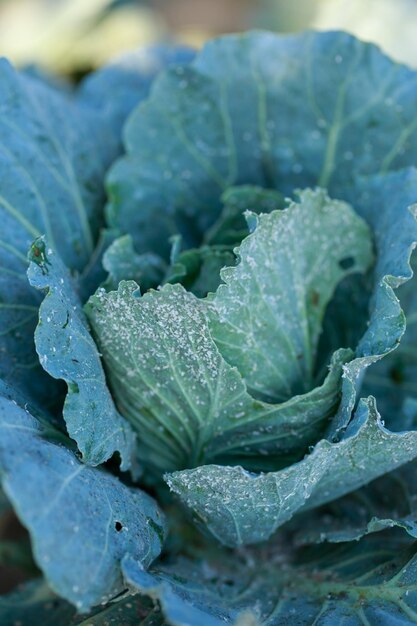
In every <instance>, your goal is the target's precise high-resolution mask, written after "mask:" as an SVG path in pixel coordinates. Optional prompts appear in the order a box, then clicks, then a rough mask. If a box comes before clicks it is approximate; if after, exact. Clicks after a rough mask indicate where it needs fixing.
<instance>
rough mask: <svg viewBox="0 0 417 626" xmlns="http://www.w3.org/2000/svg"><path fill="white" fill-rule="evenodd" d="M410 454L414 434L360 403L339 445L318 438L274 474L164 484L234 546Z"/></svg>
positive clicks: (216, 472)
mask: <svg viewBox="0 0 417 626" xmlns="http://www.w3.org/2000/svg"><path fill="white" fill-rule="evenodd" d="M416 457H417V431H410V432H405V433H398V434H397V433H391V432H389V431H388V430H387V429H386V428H385V427H384V426H383V424H382V423H381V419H380V416H379V414H378V412H377V410H376V406H375V401H374V399H373V398H368V399H367V400H361V401H360V404H359V407H358V410H357V412H356V414H355V417H354V419H353V420H352V422H351V423H350V424H349V427H348V428H347V430H346V431H345V433H344V435H343V437H342V439H341V440H340V442H338V443H330V442H329V441H327V440H322V441H320V442H319V443H318V444H317V445H316V446H315V447H314V449H313V451H312V452H311V453H310V454H309V455H308V456H306V457H305V458H304V459H303V460H302V461H300V462H299V463H295V464H293V465H291V466H290V467H287V468H285V469H283V470H281V471H279V472H269V473H266V474H258V475H257V474H251V473H249V472H247V471H245V470H243V469H242V468H241V467H224V466H220V465H205V466H201V467H198V468H196V469H190V470H183V471H180V472H174V473H173V474H168V475H166V477H165V479H166V482H167V483H168V485H169V487H170V488H171V489H172V491H173V492H174V493H176V494H177V495H178V496H179V497H180V498H181V500H182V502H183V503H184V504H185V505H186V506H187V507H189V508H190V509H191V510H192V511H193V512H194V513H195V514H196V516H197V518H198V520H200V521H201V522H202V523H203V524H204V525H205V526H206V527H207V528H208V529H209V530H210V531H211V533H212V534H213V535H214V536H215V537H216V538H217V539H218V540H219V541H221V542H222V543H224V544H225V545H229V546H237V545H242V544H248V543H255V542H259V541H265V540H266V539H268V538H269V537H270V536H271V535H272V534H273V533H274V532H275V530H276V529H277V528H278V527H279V526H281V525H282V524H284V523H285V522H287V521H288V520H290V519H291V518H292V517H293V516H294V514H295V513H297V512H298V511H299V510H301V509H303V510H307V509H311V508H314V507H317V506H319V505H320V504H324V503H325V502H329V501H331V500H334V499H336V498H338V497H340V496H342V495H344V494H346V493H349V492H350V491H353V490H354V489H357V488H358V487H360V486H361V485H364V484H366V483H368V482H370V481H371V480H372V479H374V478H377V477H378V476H381V475H383V474H385V473H387V472H389V471H391V470H393V469H395V468H396V467H399V466H401V465H403V464H405V463H407V462H408V461H411V460H412V459H414V458H416Z"/></svg>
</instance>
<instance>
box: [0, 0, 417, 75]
mask: <svg viewBox="0 0 417 626" xmlns="http://www.w3.org/2000/svg"><path fill="white" fill-rule="evenodd" d="M248 28H266V29H269V30H275V31H278V32H293V31H300V30H304V29H306V28H316V29H319V30H323V29H335V28H336V29H343V30H348V31H350V32H352V33H354V34H356V35H358V36H359V37H361V38H362V39H365V40H369V41H373V42H375V43H378V44H380V45H381V46H382V47H383V48H384V49H385V50H386V51H387V52H388V53H389V54H391V55H392V56H393V57H394V58H396V59H398V60H401V61H405V62H407V63H409V64H410V65H417V0H367V2H365V1H364V0H291V1H290V0H0V53H1V54H3V55H5V56H8V57H10V58H11V59H12V60H13V61H14V62H15V63H16V64H18V65H27V64H36V65H41V66H43V67H45V68H47V69H48V70H50V71H51V70H52V71H54V72H57V73H60V74H64V75H71V76H73V77H75V78H77V77H78V76H80V75H82V74H84V73H86V72H88V71H90V70H91V69H94V68H95V67H97V66H100V65H102V64H103V63H104V62H106V61H107V60H108V59H109V58H110V57H112V56H114V55H115V54H119V53H121V52H124V51H126V50H128V49H132V48H137V47H140V46H143V45H147V44H150V43H155V42H161V41H162V42H163V41H166V40H168V39H176V40H177V41H179V42H182V43H186V44H189V45H192V46H195V47H199V46H200V45H202V44H203V43H204V41H205V40H206V39H207V38H209V37H212V36H213V35H216V34H220V33H225V32H233V31H239V30H245V29H248ZM399 33H401V36H398V34H399Z"/></svg>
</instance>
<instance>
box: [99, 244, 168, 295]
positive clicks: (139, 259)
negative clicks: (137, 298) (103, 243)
mask: <svg viewBox="0 0 417 626" xmlns="http://www.w3.org/2000/svg"><path fill="white" fill-rule="evenodd" d="M103 266H104V268H105V270H106V271H107V272H108V273H109V275H108V277H107V280H106V282H105V287H106V289H109V290H110V289H117V287H118V286H119V283H120V281H122V280H134V281H135V282H137V283H138V285H140V287H141V289H142V291H147V290H148V289H150V288H151V287H157V286H158V285H159V284H160V283H161V282H162V279H163V276H164V274H165V272H166V264H165V262H164V261H163V260H162V259H161V257H159V256H157V255H156V254H151V253H147V254H137V253H136V252H135V250H134V247H133V242H132V238H131V236H130V235H125V236H124V237H119V238H118V239H116V241H114V242H113V243H112V245H111V246H110V247H109V248H108V249H107V250H106V252H105V254H104V257H103ZM91 293H93V291H90V294H91Z"/></svg>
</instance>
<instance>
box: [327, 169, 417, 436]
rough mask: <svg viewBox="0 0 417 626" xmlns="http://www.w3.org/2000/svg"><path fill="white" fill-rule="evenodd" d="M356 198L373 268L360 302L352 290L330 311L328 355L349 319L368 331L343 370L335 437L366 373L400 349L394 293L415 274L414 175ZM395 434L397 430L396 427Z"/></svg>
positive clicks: (374, 184)
mask: <svg viewBox="0 0 417 626" xmlns="http://www.w3.org/2000/svg"><path fill="white" fill-rule="evenodd" d="M354 196H355V202H356V204H355V207H356V208H357V210H358V212H359V213H360V214H361V215H362V216H363V217H364V219H366V221H367V222H368V223H369V225H370V226H371V229H372V231H373V233H374V237H375V247H376V267H375V271H374V276H373V279H372V282H373V285H372V283H371V285H370V286H371V289H370V290H369V291H368V290H367V289H366V288H365V289H364V290H363V292H362V294H361V295H359V297H358V295H357V293H355V290H353V291H352V290H346V293H345V294H344V298H343V299H341V300H340V302H339V303H336V306H335V307H334V308H333V309H332V310H331V312H330V313H331V316H332V317H333V320H339V323H338V326H339V328H338V330H337V331H336V332H335V333H333V336H334V337H335V341H334V342H333V345H332V346H331V349H330V351H332V350H334V349H335V347H338V346H339V345H340V332H341V333H342V336H343V332H344V326H345V325H352V320H356V321H355V322H353V324H354V325H356V324H357V323H358V319H359V320H360V318H361V317H362V320H361V324H362V326H363V327H364V328H366V331H365V332H364V333H363V336H362V337H361V338H360V340H359V342H358V345H357V348H356V356H357V358H356V359H354V360H353V361H352V362H351V363H349V364H348V365H347V366H346V367H345V368H344V373H345V381H344V388H343V399H342V403H341V406H340V409H339V415H338V419H335V420H334V421H333V423H332V427H331V432H333V433H334V432H335V431H337V430H338V429H339V428H341V427H342V426H344V425H346V423H347V422H348V420H349V419H350V415H351V412H352V409H353V406H354V403H355V398H356V390H357V388H358V386H359V385H360V383H361V381H362V378H363V374H364V370H365V369H366V368H367V367H368V366H369V365H371V364H373V363H375V362H376V361H378V360H380V359H381V357H383V356H386V355H387V354H388V353H390V352H392V351H393V350H394V349H398V344H399V343H400V340H401V338H402V336H403V334H404V331H405V327H406V320H405V316H404V313H403V311H402V309H401V306H400V303H399V301H398V298H397V296H396V295H395V293H394V291H393V289H396V288H398V287H399V286H400V285H402V284H404V283H406V282H407V281H408V280H409V279H410V278H411V277H412V275H413V272H412V269H411V266H410V256H411V253H412V250H413V249H414V247H415V245H416V241H417V222H416V215H417V205H416V204H414V203H415V201H416V199H417V170H416V169H415V168H408V169H405V170H401V171H398V172H391V173H389V174H385V175H376V176H370V177H368V178H366V179H361V180H359V181H358V182H357V185H356V189H355V191H354ZM368 283H369V281H368ZM370 295H371V301H370V312H369V313H367V307H366V306H364V299H365V300H366V298H369V297H370ZM358 300H359V302H358ZM364 315H365V317H364ZM366 322H367V323H366ZM324 331H325V332H326V333H328V331H329V325H327V327H326V324H325V326H324ZM327 336H329V335H327ZM330 336H331V333H330ZM324 352H325V350H324ZM394 358H395V357H394ZM368 391H369V389H368ZM385 414H386V412H385V411H384V416H385ZM398 429H399V430H401V426H399V428H398ZM393 430H397V428H396V427H395V425H393Z"/></svg>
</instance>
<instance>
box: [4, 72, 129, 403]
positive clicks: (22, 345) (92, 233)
mask: <svg viewBox="0 0 417 626" xmlns="http://www.w3.org/2000/svg"><path fill="white" fill-rule="evenodd" d="M0 93H1V107H0V126H1V144H0V179H1V182H0V217H1V221H2V234H1V236H0V248H1V252H2V260H1V269H0V303H1V304H0V315H1V318H0V326H1V329H2V332H1V344H0V376H1V377H4V378H6V379H8V380H10V381H12V382H13V384H14V385H15V386H16V387H20V388H22V389H23V390H24V392H25V393H26V395H27V392H30V393H33V394H34V396H37V397H41V398H42V400H43V402H44V403H45V405H47V404H48V402H50V401H51V396H52V395H53V393H52V391H51V386H50V385H48V380H49V381H51V379H50V378H49V377H47V376H46V375H45V374H44V373H43V370H42V368H41V367H40V366H39V362H38V360H37V357H36V354H35V350H34V345H33V340H32V337H33V332H34V329H35V324H36V317H37V309H38V306H39V301H40V296H38V294H36V292H35V291H34V290H33V289H31V288H30V286H29V285H28V284H27V280H26V269H27V260H26V252H27V250H28V248H29V245H30V244H31V242H32V241H33V239H34V238H35V237H38V236H39V235H42V234H46V235H47V236H48V241H49V244H50V245H51V247H53V248H54V249H57V250H58V251H59V253H60V255H61V257H62V258H63V261H64V262H65V264H66V265H67V266H68V267H70V268H71V269H73V270H77V271H82V270H83V268H84V267H85V266H86V264H87V263H88V261H89V259H90V257H91V255H92V253H93V250H94V246H95V243H96V238H97V235H98V230H99V227H100V223H101V220H102V208H103V202H104V190H103V184H102V181H103V177H104V173H105V171H106V169H107V168H108V166H109V164H110V162H111V161H112V160H113V159H114V157H115V156H116V154H117V149H116V145H115V142H114V141H113V139H112V135H111V133H110V131H109V130H108V128H107V126H106V125H105V124H104V123H103V122H102V121H101V120H100V119H99V118H98V117H97V116H94V115H92V114H89V113H88V112H87V111H82V110H80V108H78V107H76V106H75V105H74V104H72V103H71V102H70V101H69V100H68V99H67V98H66V97H64V96H63V95H61V94H59V93H58V92H56V91H54V90H51V89H49V88H48V87H46V86H45V85H43V84H41V83H39V82H36V81H35V80H33V79H30V78H28V77H27V76H25V75H20V74H18V73H17V72H15V71H14V70H13V68H12V67H11V66H10V65H9V64H8V62H7V61H5V60H1V62H0Z"/></svg>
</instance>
